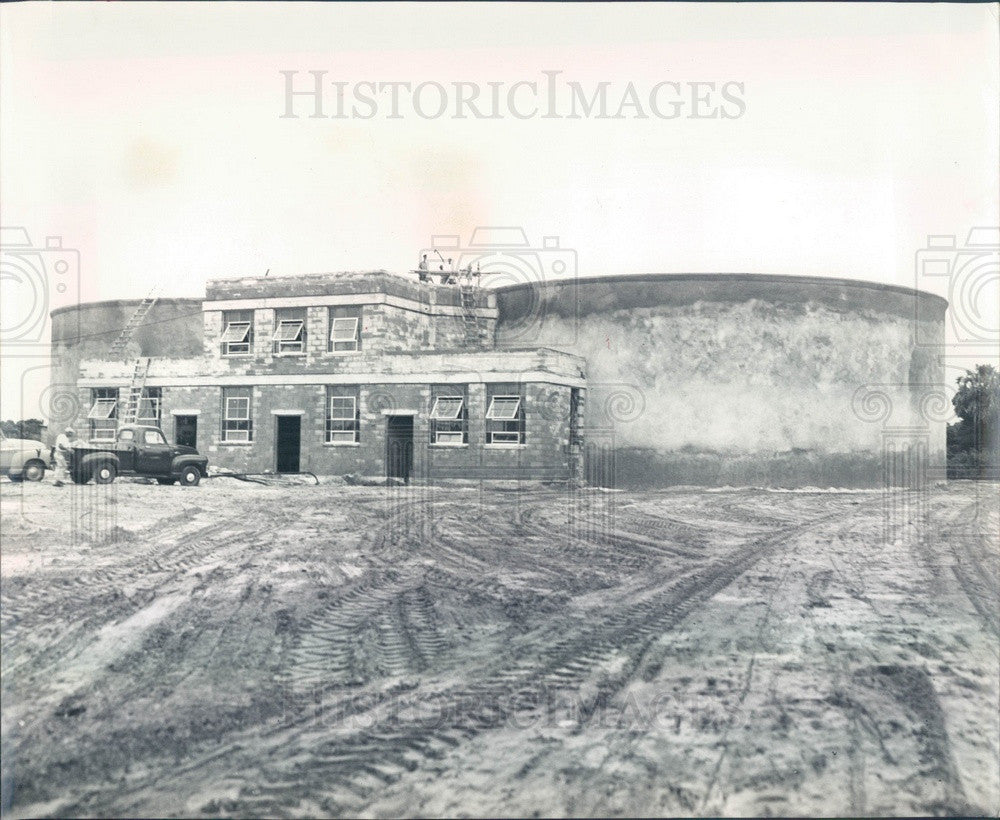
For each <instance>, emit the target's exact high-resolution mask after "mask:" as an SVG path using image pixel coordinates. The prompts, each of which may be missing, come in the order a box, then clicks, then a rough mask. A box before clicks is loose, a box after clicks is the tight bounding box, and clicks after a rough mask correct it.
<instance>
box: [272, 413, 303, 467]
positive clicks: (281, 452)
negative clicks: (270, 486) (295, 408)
mask: <svg viewBox="0 0 1000 820" xmlns="http://www.w3.org/2000/svg"><path fill="white" fill-rule="evenodd" d="M275 419H277V423H278V433H277V436H276V437H275V438H276V441H277V446H278V464H277V471H278V472H279V473H297V472H298V471H299V445H300V444H301V437H302V436H301V434H302V418H301V416H275Z"/></svg>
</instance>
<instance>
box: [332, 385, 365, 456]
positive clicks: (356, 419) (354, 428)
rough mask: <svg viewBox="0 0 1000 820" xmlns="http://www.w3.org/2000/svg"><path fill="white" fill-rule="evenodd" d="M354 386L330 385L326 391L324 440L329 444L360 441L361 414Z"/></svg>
mask: <svg viewBox="0 0 1000 820" xmlns="http://www.w3.org/2000/svg"><path fill="white" fill-rule="evenodd" d="M358 404H359V402H358V388H357V386H355V385H340V384H337V385H330V386H329V387H327V389H326V440H327V443H329V444H355V443H357V442H359V441H360V440H361V413H360V410H359V409H358Z"/></svg>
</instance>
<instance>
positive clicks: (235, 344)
mask: <svg viewBox="0 0 1000 820" xmlns="http://www.w3.org/2000/svg"><path fill="white" fill-rule="evenodd" d="M222 321H223V325H224V328H223V331H222V355H223V356H248V355H250V353H251V352H252V351H253V311H252V310H227V311H225V312H224V313H223V314H222Z"/></svg>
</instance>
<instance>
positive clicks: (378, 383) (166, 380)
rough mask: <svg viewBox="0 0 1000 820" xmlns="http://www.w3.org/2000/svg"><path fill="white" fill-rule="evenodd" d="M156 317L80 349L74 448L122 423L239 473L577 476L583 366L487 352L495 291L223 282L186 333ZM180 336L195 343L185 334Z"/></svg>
mask: <svg viewBox="0 0 1000 820" xmlns="http://www.w3.org/2000/svg"><path fill="white" fill-rule="evenodd" d="M106 304H107V303H105V305H106ZM141 307H142V306H141V305H138V306H136V309H137V310H139V309H141ZM106 309H110V308H106ZM173 309H174V313H175V314H176V316H175V317H172V318H171V319H170V320H169V321H164V322H163V326H162V327H160V328H159V331H158V333H154V334H147V335H146V337H145V340H144V339H143V338H139V339H138V341H131V340H126V341H127V342H128V344H125V345H124V346H123V347H122V350H123V355H119V356H117V357H112V356H109V355H108V354H107V353H106V352H105V353H97V352H96V351H94V350H93V347H91V350H90V352H86V351H85V352H84V354H83V356H84V358H81V359H80V360H79V361H78V362H77V361H73V369H74V370H75V377H76V378H75V388H74V389H75V390H76V396H77V399H78V411H77V417H76V422H75V425H76V427H77V429H78V430H80V431H81V432H83V434H84V435H85V436H86V437H88V438H90V439H93V440H106V439H110V438H113V436H114V433H115V430H116V427H117V425H118V424H119V422H121V421H122V420H123V418H125V417H126V415H128V416H130V417H131V418H136V419H137V420H139V421H145V422H150V423H156V424H158V425H159V426H161V427H162V429H163V431H164V433H165V434H166V435H167V437H168V438H169V439H172V440H174V441H177V442H178V443H183V444H191V445H194V446H196V447H198V449H199V450H200V451H201V452H204V453H207V454H208V456H209V459H210V464H212V465H216V466H218V467H225V468H231V469H233V470H236V471H239V472H248V473H262V472H267V471H273V472H279V473H294V472H300V471H308V472H313V473H316V474H334V475H343V474H349V473H350V474H360V475H368V476H382V475H390V476H399V477H402V478H407V479H409V478H416V479H422V480H434V479H437V478H473V479H475V478H501V479H515V478H527V479H546V480H565V479H568V478H570V477H572V476H574V475H575V474H576V471H578V469H579V459H578V453H579V444H580V442H579V430H580V427H581V413H582V407H583V400H584V391H585V387H586V382H585V363H584V360H583V359H582V358H580V357H579V356H576V355H573V354H571V353H568V352H564V351H558V350H554V349H549V348H544V347H530V348H510V347H508V348H504V349H497V348H496V346H495V335H496V323H497V307H496V296H495V294H493V293H492V292H489V291H487V290H484V289H481V288H478V287H473V286H472V284H471V283H465V284H462V285H458V284H454V285H438V284H432V283H429V282H419V281H416V280H415V279H410V278H406V277H404V276H397V275H393V274H389V273H385V272H373V273H360V274H358V273H340V274H314V275H305V276H287V277H284V276H279V277H256V278H244V279H225V280H214V281H211V282H209V283H208V286H207V292H206V298H205V300H204V301H203V302H202V304H201V311H200V323H198V324H195V323H194V321H193V320H192V317H190V316H189V314H190V313H191V312H192V311H190V310H188V311H187V312H186V313H185V311H184V310H183V305H180V306H177V305H175V306H174V308H173ZM195 328H198V329H199V330H200V339H199V340H194V339H191V338H187V337H189V336H190V335H191V334H192V333H193V332H194V331H195ZM164 336H166V337H167V338H166V339H164V338H163V337H164ZM171 336H173V338H170V337H171ZM179 337H184V338H179ZM195 345H197V346H198V347H200V355H198V354H197V353H196V352H195V351H196V350H197V347H196V346H195ZM164 353H165V354H166V355H164ZM88 356H89V357H88ZM132 395H135V396H137V397H138V396H140V395H141V401H138V402H133V401H132V400H131V396H132Z"/></svg>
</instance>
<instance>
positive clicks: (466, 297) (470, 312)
mask: <svg viewBox="0 0 1000 820" xmlns="http://www.w3.org/2000/svg"><path fill="white" fill-rule="evenodd" d="M458 292H459V295H460V296H461V304H462V322H463V323H464V325H465V344H466V345H467V346H469V347H478V346H479V345H481V344H482V343H483V342H484V341H485V338H484V337H485V336H486V327H485V326H484V324H483V321H482V317H480V316H479V313H478V312H477V311H476V287H475V285H473V284H472V283H471V282H461V283H460V284H459V286H458Z"/></svg>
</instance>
